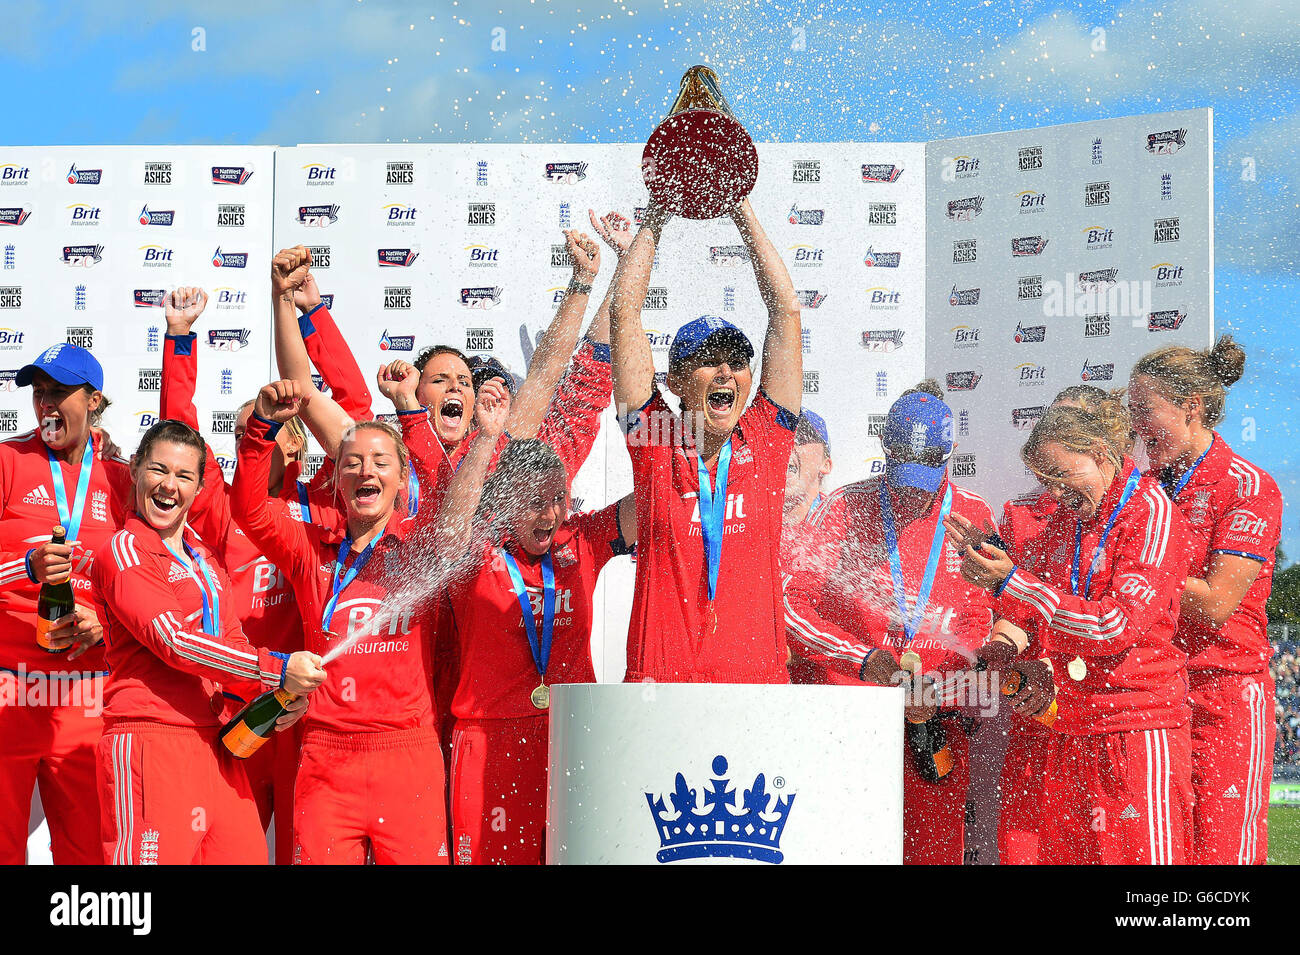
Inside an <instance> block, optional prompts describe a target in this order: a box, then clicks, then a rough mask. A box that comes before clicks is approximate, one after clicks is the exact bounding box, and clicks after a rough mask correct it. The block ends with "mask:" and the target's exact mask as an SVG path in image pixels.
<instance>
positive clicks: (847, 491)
mask: <svg viewBox="0 0 1300 955" xmlns="http://www.w3.org/2000/svg"><path fill="white" fill-rule="evenodd" d="M882 480H883V478H874V479H871V480H867V481H859V482H857V483H855V484H849V485H846V486H844V487H842V488H839V489H838V490H836V491H834V492H832V493H831V494H830V495H829V496H828V498H827V499H826V502H825V503H823V504H822V505H821V506H820V507H818V509H817V511H816V512H815V513H814V515H813V527H814V529H815V531H816V537H815V540H814V542H813V543H812V544H811V545H810V546H809V547H808V548H807V550H806V551H805V553H804V555H803V557H802V559H801V560H800V561H799V562H798V564H797V565H795V566H791V567H790V568H788V574H787V581H786V586H785V621H786V627H787V630H788V633H789V634H790V638H791V649H792V651H793V653H794V655H795V657H796V660H795V663H796V664H797V665H798V667H799V669H798V670H796V672H799V671H800V670H802V671H803V672H805V673H807V672H811V673H813V674H815V675H816V679H815V682H825V683H858V682H860V681H861V676H860V672H861V669H862V664H863V662H864V660H865V659H866V656H867V654H868V652H869V651H870V650H871V649H872V648H875V647H886V648H888V649H889V650H890V652H891V653H892V654H893V655H894V658H895V659H897V658H898V657H899V656H900V654H902V653H903V652H905V651H907V650H911V651H913V652H914V653H916V654H917V655H918V656H920V658H921V672H923V673H933V672H957V671H964V670H967V669H969V666H970V661H971V660H972V659H973V653H974V651H975V649H976V648H978V647H979V646H980V645H981V644H982V643H983V642H984V641H985V640H986V639H987V638H988V634H989V628H990V626H991V624H992V616H991V607H992V599H991V598H990V597H989V595H988V592H987V591H985V590H982V589H980V588H978V587H975V586H972V585H971V584H968V583H967V582H966V581H965V580H963V579H962V576H961V555H960V554H959V553H958V552H957V550H956V548H954V547H953V546H952V542H951V541H950V540H948V539H947V537H946V535H945V537H944V542H943V550H942V553H941V554H940V557H939V565H938V570H937V572H936V574H935V578H934V584H933V586H932V588H931V590H930V600H929V603H928V604H927V606H926V611H925V615H924V617H923V618H922V620H921V626H920V628H919V629H918V631H917V634H916V637H915V638H914V639H913V640H912V642H911V643H910V644H908V643H906V637H905V635H904V633H903V628H902V623H901V621H900V619H899V616H898V609H897V602H896V599H895V596H894V584H893V576H892V574H891V572H890V567H889V554H888V551H887V550H886V547H885V537H884V524H883V523H882V520H881V515H880V482H881V481H882ZM948 488H951V489H952V513H954V514H960V515H961V516H962V517H965V518H967V519H968V520H970V521H972V522H974V523H975V525H976V526H978V527H982V526H984V522H985V521H986V520H990V521H991V520H992V512H991V511H990V510H989V506H988V504H986V503H985V502H984V499H983V498H981V497H980V496H979V495H978V494H975V493H973V492H971V491H967V490H965V489H964V488H960V487H957V486H956V485H955V484H953V483H952V482H951V481H948V480H947V479H945V481H944V484H943V486H942V487H940V488H939V492H938V493H937V494H936V495H935V498H934V503H933V504H932V505H931V506H930V509H929V511H927V512H926V514H924V515H923V516H922V517H920V518H918V519H916V520H914V521H912V522H911V523H909V524H906V525H904V526H902V527H899V529H898V548H899V553H900V557H901V563H902V569H903V581H904V584H905V586H906V591H907V597H906V599H907V605H908V608H909V610H910V609H911V608H912V607H913V606H914V603H915V600H916V597H917V593H918V591H919V589H920V585H921V579H922V577H923V576H924V573H925V566H926V562H927V560H928V559H929V556H930V546H931V543H932V541H933V540H934V533H935V526H936V524H937V523H938V521H939V513H940V511H941V509H942V502H943V496H944V493H945V491H946V489H948ZM940 702H941V705H949V704H951V703H952V702H953V701H952V700H948V699H943V698H941V700H940Z"/></svg>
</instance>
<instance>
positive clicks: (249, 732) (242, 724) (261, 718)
mask: <svg viewBox="0 0 1300 955" xmlns="http://www.w3.org/2000/svg"><path fill="white" fill-rule="evenodd" d="M296 699H298V697H297V695H296V694H294V693H290V692H289V691H288V690H285V689H275V690H270V691H268V692H266V693H263V694H262V695H261V696H259V697H257V698H256V699H255V700H253V701H252V702H251V703H249V704H247V705H246V706H245V707H244V708H243V709H242V710H240V711H239V712H238V713H236V714H235V715H234V717H233V718H232V719H231V720H230V722H229V723H227V724H226V725H225V726H223V727H222V728H221V742H223V743H224V744H225V745H226V749H228V750H230V752H231V753H232V754H233V755H234V756H237V757H238V758H239V759H247V758H248V757H250V756H252V755H253V754H254V753H256V752H257V751H258V750H259V749H261V748H262V744H263V743H265V742H266V741H267V740H268V739H270V738H271V734H272V733H274V732H275V721H276V720H278V719H279V718H280V717H281V716H283V715H284V712H285V710H286V709H287V708H288V706H289V704H290V703H292V702H293V701H294V700H296Z"/></svg>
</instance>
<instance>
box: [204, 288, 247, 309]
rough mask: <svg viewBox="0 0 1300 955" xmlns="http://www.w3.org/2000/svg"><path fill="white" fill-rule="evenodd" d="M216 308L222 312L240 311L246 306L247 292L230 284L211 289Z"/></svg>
mask: <svg viewBox="0 0 1300 955" xmlns="http://www.w3.org/2000/svg"><path fill="white" fill-rule="evenodd" d="M212 297H213V298H214V299H215V301H216V305H215V307H216V309H217V310H218V311H223V312H236V311H238V312H242V311H243V310H244V309H245V308H247V307H248V293H247V292H244V291H242V290H240V289H237V288H231V287H230V286H228V285H227V286H223V287H221V288H218V289H213V296H212Z"/></svg>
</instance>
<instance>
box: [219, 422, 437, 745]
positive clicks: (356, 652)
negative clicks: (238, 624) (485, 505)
mask: <svg viewBox="0 0 1300 955" xmlns="http://www.w3.org/2000/svg"><path fill="white" fill-rule="evenodd" d="M402 417H403V418H410V419H413V420H414V421H416V425H414V426H412V427H411V429H410V431H409V433H408V434H407V435H406V439H407V441H408V444H409V446H410V447H411V451H412V457H413V458H414V457H415V456H416V454H417V450H418V453H419V455H420V456H421V458H422V459H423V460H436V459H437V458H442V460H443V461H445V460H446V459H445V457H443V456H442V452H441V450H440V449H439V448H436V447H434V445H435V444H436V443H437V438H436V436H435V435H434V433H433V428H432V426H431V425H430V424H429V422H428V418H427V417H426V416H425V415H424V413H423V412H422V411H416V412H411V413H409V414H407V415H403V416H402ZM420 425H422V427H421V426H420ZM274 428H275V426H274V425H272V424H271V423H269V422H267V421H265V420H263V419H261V418H258V417H257V416H256V415H254V416H253V418H252V419H250V421H249V426H248V430H247V431H246V432H245V434H244V440H243V442H242V443H241V444H240V447H239V466H238V468H236V470H235V482H234V485H233V487H232V489H231V506H232V509H233V511H234V515H235V519H236V520H237V521H238V522H239V523H240V525H241V526H243V528H244V529H245V530H246V531H247V532H248V535H249V538H250V539H251V540H252V541H253V542H254V543H255V544H256V545H258V546H259V547H261V548H262V550H263V552H264V553H265V554H266V556H267V557H268V558H270V559H271V560H272V561H273V562H274V563H275V565H276V566H277V567H279V568H280V569H281V570H282V571H283V573H284V574H285V575H287V576H288V578H289V579H290V580H291V581H292V584H293V588H294V594H295V597H296V598H297V608H298V611H299V613H300V614H301V615H302V619H303V623H304V629H305V630H306V637H307V649H309V650H312V651H313V652H315V653H319V654H321V655H322V656H323V655H325V653H326V652H328V651H329V649H330V648H331V647H332V646H333V645H334V644H335V643H336V642H341V641H343V640H346V639H347V638H349V637H351V636H357V637H358V642H356V643H355V644H354V645H353V646H352V647H351V648H350V649H349V650H348V651H347V652H345V653H344V654H343V655H342V656H340V657H339V658H338V659H336V660H334V661H333V662H331V663H330V665H329V666H328V667H327V670H328V673H329V676H328V678H327V679H326V681H325V683H324V684H323V685H322V686H321V687H320V688H319V689H318V690H317V691H316V692H315V693H314V694H313V696H312V705H311V708H310V709H309V710H308V712H307V715H306V716H305V717H304V721H305V725H306V727H307V728H308V729H311V728H313V727H319V728H324V729H329V730H334V731H338V732H360V733H366V732H378V731H384V730H401V729H414V728H420V727H432V726H433V725H434V722H433V693H432V687H431V685H430V675H431V674H430V669H431V665H430V640H431V628H430V618H429V617H430V615H429V612H428V610H429V604H430V603H431V601H432V597H433V594H430V593H427V592H426V590H425V588H424V587H423V586H422V585H421V583H420V581H419V576H418V572H419V568H421V567H422V566H425V563H426V560H427V554H428V552H429V549H430V540H429V537H428V535H427V531H428V529H429V527H430V525H431V524H432V521H433V517H434V516H435V514H436V508H433V507H422V508H421V509H420V512H419V514H418V515H417V516H416V517H414V518H407V519H405V520H403V519H402V513H401V511H400V509H395V511H394V514H393V516H392V517H391V518H390V519H389V524H388V528H387V530H386V531H385V533H384V535H383V536H382V537H381V538H380V539H379V541H378V543H377V544H376V545H375V551H374V555H373V558H372V559H371V560H370V562H369V563H368V564H367V565H366V566H365V568H364V569H363V570H362V571H361V573H360V575H359V576H358V577H357V578H356V579H355V580H354V581H353V582H352V583H351V584H350V585H349V586H348V587H347V588H346V589H345V590H344V591H343V592H342V593H341V594H340V595H339V599H338V602H337V606H336V608H335V611H334V616H333V619H332V621H331V625H330V626H331V629H332V630H333V631H334V632H335V633H336V634H337V637H336V638H335V639H334V640H330V639H329V638H328V637H327V636H326V634H325V633H324V632H323V630H322V626H321V623H322V619H321V618H322V613H323V611H324V609H325V605H326V604H327V602H328V601H329V599H330V596H331V594H332V593H333V576H334V570H335V567H334V565H335V561H336V560H337V559H338V558H339V545H340V543H341V542H342V540H343V538H344V536H345V530H342V529H340V530H334V529H331V528H326V527H321V526H319V525H317V524H304V523H302V522H301V521H297V520H294V519H293V518H292V517H290V516H288V515H287V514H286V513H285V512H284V511H283V510H282V509H280V508H277V507H274V506H272V504H271V503H270V502H269V501H268V500H267V498H266V481H267V474H268V473H269V471H270V455H271V451H272V445H273V443H274ZM420 443H423V444H424V445H425V446H424V447H418V445H419V444H420ZM435 455H436V456H437V457H434V456H435ZM446 470H447V469H446V468H443V469H441V471H440V473H445V472H446ZM422 484H423V482H422ZM421 493H422V494H423V495H425V496H426V499H428V500H434V499H436V497H435V496H434V495H436V493H437V491H436V489H435V488H433V487H431V486H427V485H424V486H422V488H421ZM351 556H352V555H350V554H349V555H345V557H344V559H345V562H346V563H350V561H351ZM345 572H346V568H345Z"/></svg>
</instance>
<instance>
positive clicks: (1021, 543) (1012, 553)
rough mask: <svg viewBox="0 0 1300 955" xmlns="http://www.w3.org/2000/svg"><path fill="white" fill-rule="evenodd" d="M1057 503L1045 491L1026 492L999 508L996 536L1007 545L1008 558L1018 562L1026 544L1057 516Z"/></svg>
mask: <svg viewBox="0 0 1300 955" xmlns="http://www.w3.org/2000/svg"><path fill="white" fill-rule="evenodd" d="M1056 506H1057V505H1056V501H1055V500H1053V499H1052V496H1051V495H1050V494H1048V493H1047V492H1046V491H1042V490H1038V491H1027V492H1025V493H1024V494H1021V495H1020V496H1019V497H1013V498H1012V499H1011V500H1009V501H1007V502H1006V503H1005V504H1003V505H1002V520H1000V521H998V535H999V536H1000V537H1001V538H1002V540H1003V542H1004V543H1005V544H1006V545H1007V555H1008V556H1009V557H1010V558H1011V559H1012V560H1019V559H1020V554H1021V553H1022V552H1023V551H1024V548H1025V544H1026V543H1028V542H1029V541H1031V540H1033V539H1034V538H1035V537H1037V536H1038V535H1039V534H1040V533H1041V532H1042V530H1043V528H1044V527H1046V526H1047V522H1048V520H1050V519H1051V517H1052V515H1053V514H1055V513H1056Z"/></svg>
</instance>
